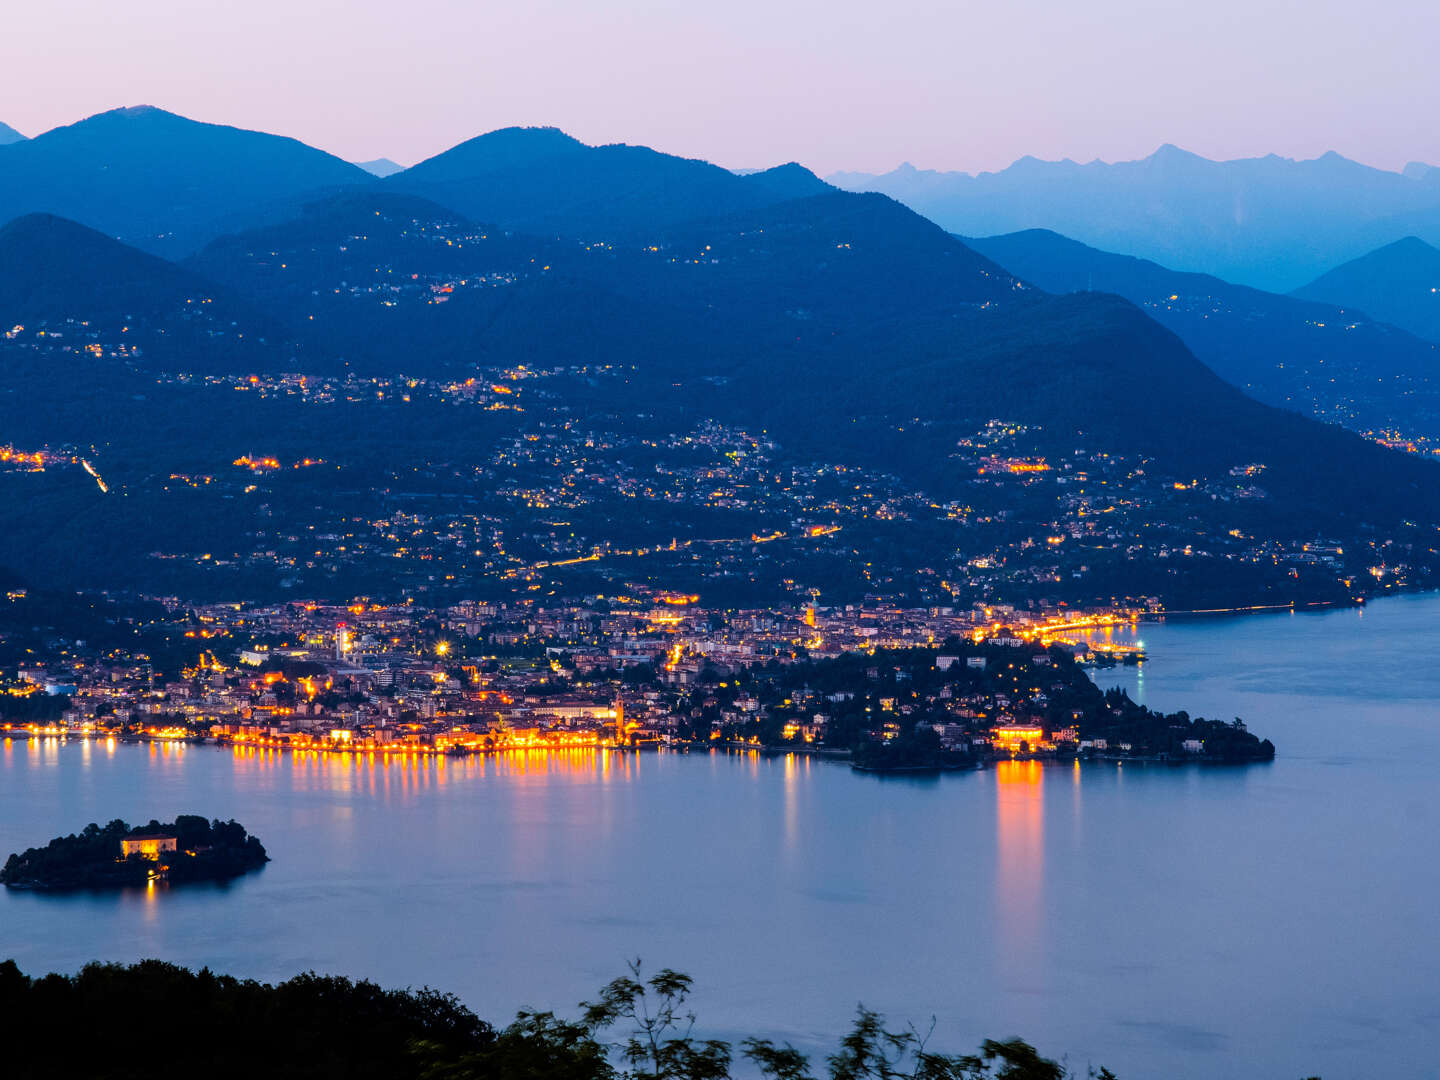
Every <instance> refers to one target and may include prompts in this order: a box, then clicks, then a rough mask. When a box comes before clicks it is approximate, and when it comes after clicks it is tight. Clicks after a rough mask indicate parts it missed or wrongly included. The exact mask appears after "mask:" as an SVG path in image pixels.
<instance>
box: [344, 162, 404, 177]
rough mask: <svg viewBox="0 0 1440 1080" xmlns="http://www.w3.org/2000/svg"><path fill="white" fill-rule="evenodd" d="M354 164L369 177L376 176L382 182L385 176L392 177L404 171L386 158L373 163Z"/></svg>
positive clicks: (402, 166)
mask: <svg viewBox="0 0 1440 1080" xmlns="http://www.w3.org/2000/svg"><path fill="white" fill-rule="evenodd" d="M355 164H356V165H358V166H359V167H360V168H362V169H364V170H365V171H366V172H368V173H369V174H370V175H371V176H378V177H380V179H382V180H383V179H385V177H387V176H394V175H395V174H396V173H398V172H404V171H405V166H404V165H401V164H399V163H397V162H394V161H391V160H390V159H389V158H387V157H382V158H375V159H374V160H373V161H357V162H355Z"/></svg>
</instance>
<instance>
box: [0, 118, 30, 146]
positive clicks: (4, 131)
mask: <svg viewBox="0 0 1440 1080" xmlns="http://www.w3.org/2000/svg"><path fill="white" fill-rule="evenodd" d="M24 141H25V136H24V135H21V134H20V132H18V131H16V130H15V129H14V128H13V127H11V126H10V125H9V124H4V123H0V146H9V145H10V144H11V143H17V142H24Z"/></svg>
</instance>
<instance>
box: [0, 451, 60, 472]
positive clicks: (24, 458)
mask: <svg viewBox="0 0 1440 1080" xmlns="http://www.w3.org/2000/svg"><path fill="white" fill-rule="evenodd" d="M58 460H59V459H58V458H56V457H55V455H53V454H46V453H45V452H44V451H43V450H17V449H15V447H13V446H0V463H4V464H6V465H24V466H26V467H28V468H31V469H43V468H45V466H46V465H47V464H51V463H53V462H55V461H58Z"/></svg>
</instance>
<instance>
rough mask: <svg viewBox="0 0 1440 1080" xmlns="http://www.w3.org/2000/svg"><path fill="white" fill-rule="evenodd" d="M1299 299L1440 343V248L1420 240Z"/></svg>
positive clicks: (1308, 289) (1362, 263)
mask: <svg viewBox="0 0 1440 1080" xmlns="http://www.w3.org/2000/svg"><path fill="white" fill-rule="evenodd" d="M1294 295H1295V296H1298V297H1301V298H1302V299H1306V300H1317V301H1320V302H1322V303H1328V304H1337V305H1340V306H1343V307H1348V308H1356V309H1359V310H1361V311H1363V312H1365V314H1367V315H1370V316H1372V317H1374V318H1377V319H1382V320H1384V321H1385V322H1388V323H1393V324H1394V325H1396V326H1399V327H1402V328H1404V329H1406V330H1409V331H1410V332H1411V333H1412V334H1416V335H1418V336H1420V337H1422V338H1425V339H1427V340H1429V341H1434V342H1440V249H1437V248H1435V247H1432V246H1431V245H1430V244H1427V243H1426V242H1425V241H1424V240H1421V239H1420V238H1419V237H1417V236H1407V237H1405V238H1404V239H1403V240H1397V241H1395V242H1394V243H1393V244H1387V245H1386V246H1385V247H1383V248H1380V249H1379V250H1377V251H1372V252H1370V253H1369V254H1368V255H1362V256H1361V257H1360V258H1358V259H1352V260H1351V261H1350V262H1348V263H1345V264H1344V265H1342V266H1337V267H1336V268H1335V269H1334V270H1331V271H1329V272H1327V273H1325V274H1322V275H1321V276H1320V277H1318V278H1316V279H1315V280H1314V281H1312V282H1310V284H1308V285H1306V286H1304V287H1303V288H1300V289H1296V290H1295V292H1294Z"/></svg>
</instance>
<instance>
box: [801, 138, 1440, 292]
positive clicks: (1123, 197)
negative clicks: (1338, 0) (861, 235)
mask: <svg viewBox="0 0 1440 1080" xmlns="http://www.w3.org/2000/svg"><path fill="white" fill-rule="evenodd" d="M829 180H830V182H831V183H833V184H835V185H837V186H839V187H842V188H845V189H847V190H853V191H881V192H884V193H885V194H887V195H889V196H891V197H892V198H895V199H898V200H900V201H901V202H903V203H905V204H906V205H907V206H909V207H911V208H912V209H914V210H917V211H918V212H920V213H922V214H924V215H925V216H926V217H928V218H930V219H931V220H933V221H935V222H937V223H938V224H940V225H941V226H943V227H944V228H946V229H948V230H950V231H951V232H955V233H959V234H961V235H964V236H991V235H996V234H1003V233H1010V232H1018V231H1022V230H1026V229H1036V228H1040V229H1051V230H1053V231H1055V232H1059V233H1062V234H1063V235H1065V236H1069V237H1072V238H1074V239H1076V240H1079V241H1081V242H1083V243H1086V244H1091V245H1094V246H1095V247H1097V248H1100V249H1102V250H1106V251H1114V252H1119V253H1121V254H1126V255H1134V256H1138V257H1141V258H1146V259H1153V260H1154V261H1156V262H1158V263H1160V264H1162V265H1165V266H1170V267H1174V268H1176V269H1181V270H1188V271H1196V272H1201V273H1208V274H1214V275H1216V276H1218V277H1220V278H1223V279H1225V280H1227V281H1232V282H1236V283H1241V284H1245V285H1251V286H1254V287H1256V288H1262V289H1268V290H1271V291H1275V292H1285V291H1288V290H1291V289H1295V288H1298V287H1300V286H1302V285H1304V284H1305V283H1306V282H1308V281H1310V280H1312V279H1314V278H1315V277H1316V276H1317V275H1319V274H1321V273H1323V272H1325V271H1327V270H1329V269H1331V268H1333V267H1334V266H1336V265H1338V264H1340V263H1342V262H1345V261H1347V260H1349V259H1354V258H1357V257H1359V256H1361V255H1363V254H1365V253H1367V252H1369V251H1371V250H1373V249H1375V248H1377V247H1380V246H1381V245H1383V244H1387V243H1391V242H1393V241H1395V240H1399V239H1401V238H1403V237H1405V236H1409V235H1415V236H1419V237H1421V238H1422V239H1425V240H1427V241H1429V242H1432V243H1440V173H1436V172H1434V171H1431V170H1428V169H1424V168H1411V169H1410V170H1407V172H1406V173H1404V174H1402V173H1392V172H1385V171H1383V170H1380V169H1374V168H1370V167H1368V166H1365V165H1360V164H1358V163H1356V162H1354V161H1350V160H1347V159H1346V158H1343V157H1341V156H1340V155H1339V154H1335V153H1329V154H1326V155H1324V156H1323V157H1320V158H1316V159H1314V160H1311V161H1295V160H1292V159H1289V158H1281V157H1277V156H1275V155H1273V154H1272V155H1270V156H1268V157H1264V158H1252V159H1243V160H1236V161H1210V160H1208V159H1206V158H1202V157H1200V156H1198V155H1196V154H1192V153H1188V152H1187V151H1184V150H1181V149H1179V148H1178V147H1174V146H1163V147H1161V148H1160V149H1159V150H1157V151H1156V152H1155V153H1154V154H1152V155H1151V156H1149V157H1147V158H1144V159H1142V160H1139V161H1126V162H1117V163H1115V164H1108V163H1105V162H1101V161H1093V162H1090V163H1088V164H1080V163H1078V162H1074V161H1070V160H1068V159H1067V160H1065V161H1056V162H1047V161H1040V160H1038V159H1036V158H1030V157H1027V158H1021V159H1020V160H1019V161H1017V162H1015V163H1014V164H1013V165H1011V166H1010V167H1009V168H1007V169H1003V170H1001V171H999V172H994V173H981V174H979V175H978V176H972V175H970V174H968V173H958V172H932V171H928V170H920V169H916V168H914V167H913V166H911V165H908V164H906V165H902V166H900V167H899V168H898V169H895V170H894V171H893V172H889V173H886V174H884V175H881V176H875V175H870V174H865V173H840V174H837V175H835V176H831V177H829Z"/></svg>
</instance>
